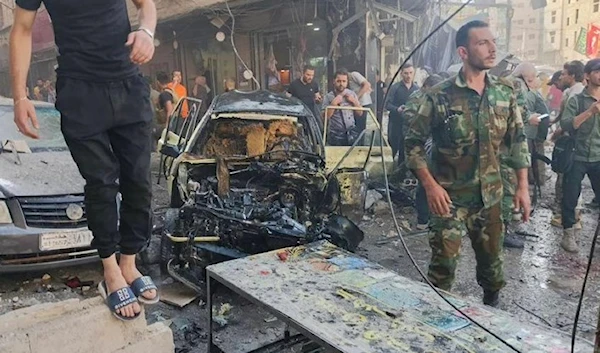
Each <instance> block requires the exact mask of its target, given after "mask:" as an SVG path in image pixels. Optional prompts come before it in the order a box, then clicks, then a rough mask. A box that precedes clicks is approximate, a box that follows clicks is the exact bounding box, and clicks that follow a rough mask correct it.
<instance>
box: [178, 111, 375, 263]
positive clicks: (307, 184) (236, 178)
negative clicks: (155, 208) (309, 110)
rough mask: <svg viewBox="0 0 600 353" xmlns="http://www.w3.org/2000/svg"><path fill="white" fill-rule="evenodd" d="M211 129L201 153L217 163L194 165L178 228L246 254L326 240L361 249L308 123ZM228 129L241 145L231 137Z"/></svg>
mask: <svg viewBox="0 0 600 353" xmlns="http://www.w3.org/2000/svg"><path fill="white" fill-rule="evenodd" d="M209 130H212V134H211V136H209V137H208V139H207V144H206V145H205V146H204V148H202V152H203V153H202V154H203V155H205V156H207V157H209V158H210V157H212V158H215V157H216V158H215V159H216V163H215V164H208V165H206V164H204V165H188V170H187V173H188V183H187V190H188V192H189V198H188V201H187V202H186V204H185V205H184V206H183V207H182V208H181V210H180V212H179V220H178V233H180V234H184V235H186V236H187V237H188V238H190V239H191V238H194V237H204V236H217V237H219V238H220V241H219V243H218V245H219V246H222V247H227V248H230V249H235V250H237V251H240V252H242V253H244V254H253V253H259V252H264V251H269V250H273V249H278V248H281V247H286V246H293V245H298V244H303V243H308V242H312V241H315V240H320V239H328V240H330V241H332V242H333V243H335V244H338V245H340V246H342V247H344V248H346V249H348V250H355V249H356V247H357V246H358V244H359V243H360V242H361V241H362V240H363V237H364V234H363V232H362V231H361V230H360V229H359V228H358V227H357V226H356V225H355V224H354V223H353V222H352V221H350V220H349V219H347V218H346V217H343V216H340V215H338V214H336V213H335V212H336V210H337V209H338V206H339V197H340V194H339V184H338V182H337V179H336V178H335V177H330V178H328V176H327V175H326V172H325V162H324V160H323V159H322V157H321V156H319V155H318V154H316V153H315V152H314V151H313V149H312V148H310V147H309V146H310V139H309V138H308V137H307V136H306V135H304V134H303V133H302V132H300V131H302V128H298V127H297V126H295V125H292V124H290V123H289V122H287V121H267V122H263V123H256V122H253V123H247V122H245V121H240V120H229V119H228V121H221V122H220V123H217V124H216V126H215V127H214V128H213V129H209ZM230 135H237V136H236V137H237V139H235V141H238V143H235V144H229V143H225V142H226V141H227V140H228V139H229V137H230ZM240 135H241V136H245V139H240V138H239V137H240ZM239 141H242V143H239ZM244 141H245V143H244ZM217 146H219V147H218V148H217ZM240 155H241V156H240ZM222 156H228V157H222ZM237 156H240V157H237ZM248 156H250V157H248Z"/></svg>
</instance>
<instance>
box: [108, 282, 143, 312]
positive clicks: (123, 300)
mask: <svg viewBox="0 0 600 353" xmlns="http://www.w3.org/2000/svg"><path fill="white" fill-rule="evenodd" d="M107 301H108V305H109V306H110V307H111V308H112V309H113V311H117V310H119V309H121V308H124V307H126V306H127V305H130V304H133V303H136V302H137V301H138V300H137V297H136V296H135V294H134V293H133V291H132V290H131V288H129V287H123V288H120V289H118V290H116V291H114V292H113V293H111V294H110V295H109V296H108V298H107Z"/></svg>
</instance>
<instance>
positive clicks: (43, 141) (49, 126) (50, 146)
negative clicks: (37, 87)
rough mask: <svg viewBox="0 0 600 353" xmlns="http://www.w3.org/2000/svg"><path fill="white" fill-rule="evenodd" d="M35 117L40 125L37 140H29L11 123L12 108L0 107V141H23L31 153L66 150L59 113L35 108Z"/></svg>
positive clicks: (49, 108) (51, 109)
mask: <svg viewBox="0 0 600 353" xmlns="http://www.w3.org/2000/svg"><path fill="white" fill-rule="evenodd" d="M36 115H37V119H38V122H39V124H40V129H39V133H40V138H39V139H38V140H34V139H30V138H28V137H25V136H24V135H22V134H20V133H19V131H18V130H17V126H16V125H15V123H14V121H13V119H14V110H13V107H12V106H0V141H5V140H25V141H27V145H28V146H29V148H30V149H31V150H32V152H39V151H50V150H53V151H56V150H58V151H63V150H66V149H67V144H66V143H65V140H64V138H63V135H62V133H61V131H60V113H59V112H58V111H57V110H56V109H54V108H51V107H48V108H45V107H44V108H41V107H37V108H36Z"/></svg>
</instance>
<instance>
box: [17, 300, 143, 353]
mask: <svg viewBox="0 0 600 353" xmlns="http://www.w3.org/2000/svg"><path fill="white" fill-rule="evenodd" d="M142 310H143V309H142ZM144 330H146V320H145V314H144V311H142V317H140V318H139V319H137V320H133V321H128V322H123V321H120V320H118V319H117V318H115V317H114V316H113V315H112V314H111V313H110V311H109V310H108V308H107V307H106V306H105V305H103V304H100V305H96V306H93V307H91V308H89V310H85V311H80V312H71V313H69V314H68V315H65V316H64V317H61V318H60V319H57V320H53V321H51V322H46V323H44V324H42V325H38V326H36V327H31V328H30V329H29V331H30V332H29V341H30V345H31V349H32V351H33V352H44V351H47V352H54V350H50V349H49V347H52V348H56V352H61V353H71V352H72V353H79V352H86V353H93V352H98V353H105V352H112V351H115V350H117V349H119V348H121V347H124V346H126V345H127V344H129V343H131V342H132V340H133V339H134V338H135V337H136V336H137V334H138V333H139V332H142V331H144ZM65 343H67V344H65Z"/></svg>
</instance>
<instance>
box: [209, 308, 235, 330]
mask: <svg viewBox="0 0 600 353" xmlns="http://www.w3.org/2000/svg"><path fill="white" fill-rule="evenodd" d="M231 309H233V306H231V304H229V303H224V304H221V307H220V308H219V310H218V311H217V310H215V308H214V307H213V309H212V310H213V321H214V322H215V323H217V324H219V326H221V327H225V326H227V324H228V321H227V314H229V312H230V311H231Z"/></svg>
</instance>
